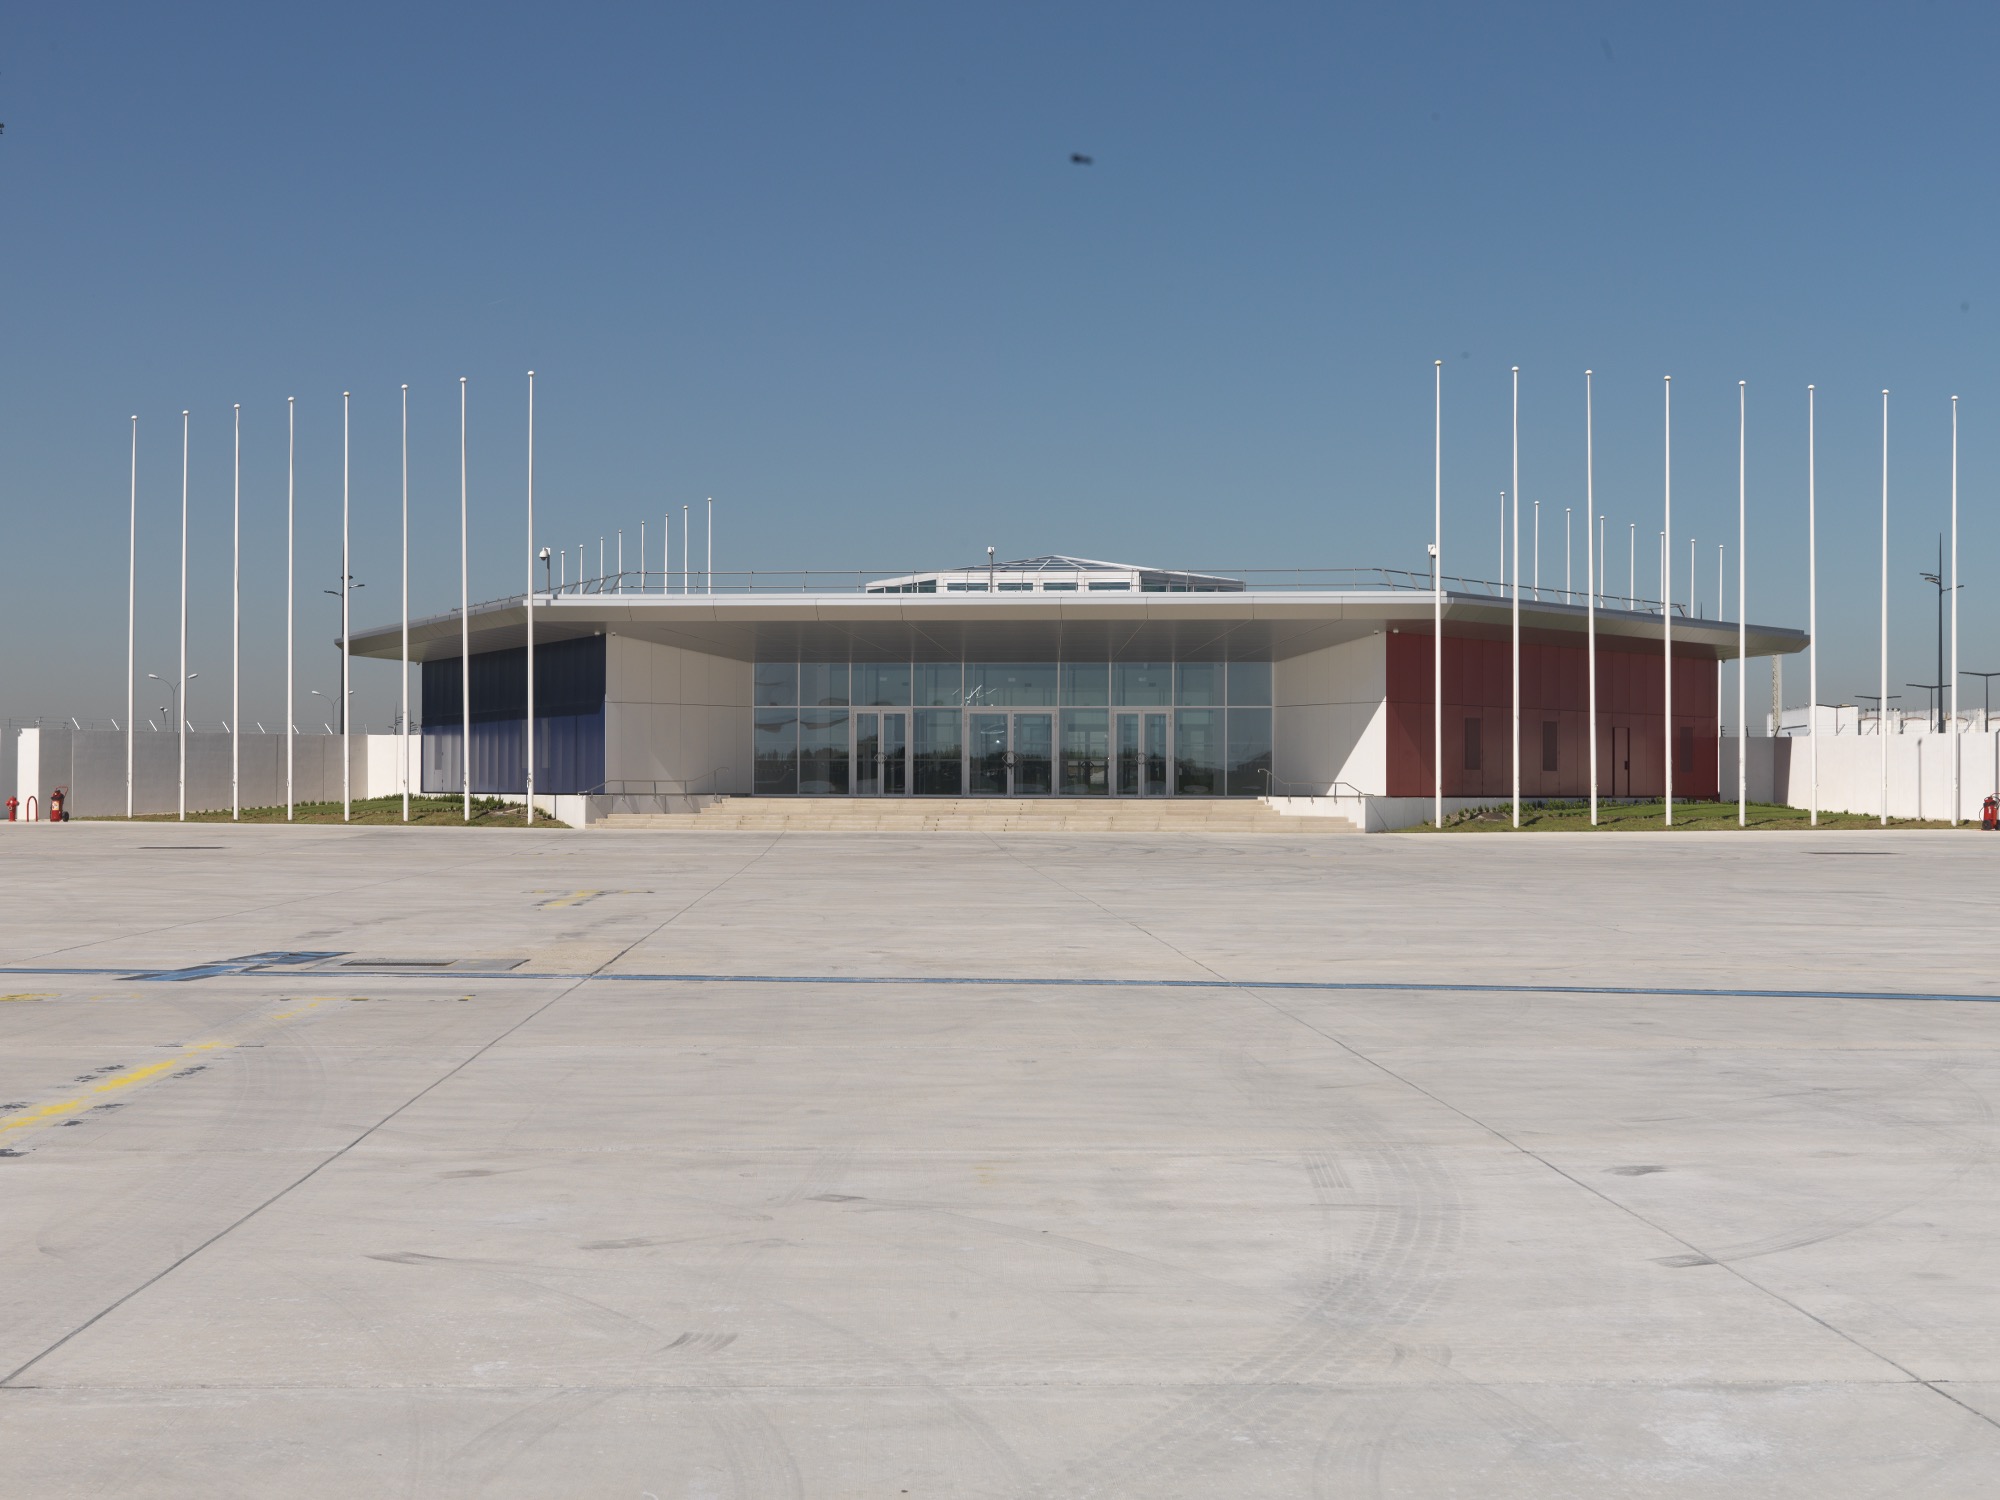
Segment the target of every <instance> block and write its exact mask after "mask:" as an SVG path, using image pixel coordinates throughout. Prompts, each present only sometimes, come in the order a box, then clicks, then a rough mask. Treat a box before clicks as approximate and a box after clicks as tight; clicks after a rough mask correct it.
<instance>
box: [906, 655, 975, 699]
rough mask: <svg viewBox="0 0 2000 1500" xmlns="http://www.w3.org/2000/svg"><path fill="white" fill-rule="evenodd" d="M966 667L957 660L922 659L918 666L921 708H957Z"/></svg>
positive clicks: (917, 685)
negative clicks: (960, 685)
mask: <svg viewBox="0 0 2000 1500" xmlns="http://www.w3.org/2000/svg"><path fill="white" fill-rule="evenodd" d="M964 675H965V669H964V668H963V667H962V666H961V665H960V664H959V663H957V662H955V661H920V662H918V663H917V666H916V678H917V684H916V701H917V706H918V707H919V708H930V707H936V708H956V707H958V705H959V701H960V700H959V684H960V681H961V680H962V679H963V677H964Z"/></svg>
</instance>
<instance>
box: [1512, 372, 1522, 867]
mask: <svg viewBox="0 0 2000 1500" xmlns="http://www.w3.org/2000/svg"><path fill="white" fill-rule="evenodd" d="M1513 479H1514V826H1515V827H1516V828H1519V827H1520V826H1521V367H1520V366H1519V365H1516V366H1514V425H1513Z"/></svg>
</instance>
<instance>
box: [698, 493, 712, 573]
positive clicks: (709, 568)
mask: <svg viewBox="0 0 2000 1500" xmlns="http://www.w3.org/2000/svg"><path fill="white" fill-rule="evenodd" d="M707 540H708V564H707V566H706V567H704V568H703V569H702V574H701V576H702V577H703V578H704V579H706V580H707V581H708V592H709V593H711V594H712V593H714V592H715V496H713V495H710V496H709V497H708V535H707Z"/></svg>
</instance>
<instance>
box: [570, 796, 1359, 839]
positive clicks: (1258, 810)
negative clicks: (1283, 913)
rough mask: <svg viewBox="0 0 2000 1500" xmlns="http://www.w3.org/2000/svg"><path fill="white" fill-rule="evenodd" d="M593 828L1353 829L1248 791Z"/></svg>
mask: <svg viewBox="0 0 2000 1500" xmlns="http://www.w3.org/2000/svg"><path fill="white" fill-rule="evenodd" d="M593 826H594V827H598V828H658V829H677V830H681V831H683V832H691V833H710V832H723V833H738V832H740V833H919V832H924V833H928V832H964V833H1227V834H1239V833H1288V834H1304V835H1307V836H1312V835H1318V834H1329V833H1354V832H1357V831H1358V830H1357V829H1356V828H1355V826H1354V824H1353V823H1351V822H1349V821H1348V820H1347V819H1346V818H1330V817H1299V816H1293V815H1288V814H1285V813H1281V812H1278V811H1277V810H1276V809H1275V808H1273V807H1272V806H1271V805H1270V804H1269V803H1267V802H1264V801H1261V800H1256V799H1252V798H1248V797H1238V798H1207V797H1203V798H1194V797H1161V798H1131V799H1124V798H1120V799H1112V798H1102V797H1094V798H1090V799H1085V798H1081V797H1048V798H1027V797H724V798H722V799H721V800H719V801H717V802H714V803H711V804H710V805H709V806H707V807H704V808H703V809H702V810H701V811H700V812H692V813H612V814H610V815H609V816H607V817H605V818H603V819H602V820H600V821H599V822H597V823H596V824H594V825H593Z"/></svg>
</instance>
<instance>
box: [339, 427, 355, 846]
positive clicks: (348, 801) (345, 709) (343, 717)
mask: <svg viewBox="0 0 2000 1500" xmlns="http://www.w3.org/2000/svg"><path fill="white" fill-rule="evenodd" d="M348 404H349V402H348V393H347V392H346V391H342V392H341V393H340V821H341V822H343V823H345V822H347V821H349V820H350V819H351V818H352V817H353V815H354V786H353V782H352V778H353V774H354V756H353V754H352V752H351V750H350V741H349V739H348V736H349V734H350V733H351V732H352V724H351V722H350V721H351V720H352V719H353V718H354V711H353V710H354V703H353V697H352V695H351V693H350V692H349V689H348V682H347V665H348V664H347V637H348V629H347V596H348V595H349V594H350V593H352V592H353V586H352V584H350V583H349V581H348V575H349V574H350V573H351V572H352V571H353V569H352V567H351V563H352V554H351V552H350V551H349V548H348V544H347V542H348V537H347V512H348V504H347V502H348V478H349V473H350V466H349V462H348V441H347V437H348V425H349V424H348Z"/></svg>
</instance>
